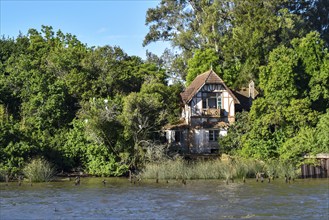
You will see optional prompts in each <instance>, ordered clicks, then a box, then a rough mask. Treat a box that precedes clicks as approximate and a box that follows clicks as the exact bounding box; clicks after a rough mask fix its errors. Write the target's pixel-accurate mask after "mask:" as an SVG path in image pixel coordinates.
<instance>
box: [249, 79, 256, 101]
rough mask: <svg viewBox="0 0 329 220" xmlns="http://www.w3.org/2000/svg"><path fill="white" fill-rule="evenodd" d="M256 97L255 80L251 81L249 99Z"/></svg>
mask: <svg viewBox="0 0 329 220" xmlns="http://www.w3.org/2000/svg"><path fill="white" fill-rule="evenodd" d="M250 98H251V99H255V83H254V81H252V80H251V81H250V82H249V99H250Z"/></svg>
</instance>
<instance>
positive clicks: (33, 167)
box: [23, 158, 56, 182]
mask: <svg viewBox="0 0 329 220" xmlns="http://www.w3.org/2000/svg"><path fill="white" fill-rule="evenodd" d="M55 172H56V170H55V168H54V166H53V165H52V164H51V163H49V162H48V161H47V160H45V159H41V158H38V159H33V160H32V161H31V162H30V163H29V164H27V165H26V166H25V167H24V168H23V173H24V175H25V176H26V177H27V178H28V179H29V180H30V181H31V182H48V181H50V180H51V179H52V178H53V177H54V175H55Z"/></svg>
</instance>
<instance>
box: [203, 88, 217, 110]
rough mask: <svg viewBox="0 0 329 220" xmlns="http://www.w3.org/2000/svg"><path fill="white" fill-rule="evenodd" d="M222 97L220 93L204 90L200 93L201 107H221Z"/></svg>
mask: <svg viewBox="0 0 329 220" xmlns="http://www.w3.org/2000/svg"><path fill="white" fill-rule="evenodd" d="M221 106H222V97H221V94H220V93H210V92H207V93H206V92H205V93H203V94H202V108H217V109H221Z"/></svg>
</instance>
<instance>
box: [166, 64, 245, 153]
mask: <svg viewBox="0 0 329 220" xmlns="http://www.w3.org/2000/svg"><path fill="white" fill-rule="evenodd" d="M181 98H182V103H183V106H182V116H181V123H179V124H176V125H168V126H166V137H167V140H168V143H169V144H170V146H171V148H172V150H176V151H178V152H180V153H187V154H208V153H216V152H218V151H219V144H218V139H219V138H221V137H222V136H225V135H226V134H227V128H228V126H229V125H230V124H231V123H233V122H234V121H235V106H236V105H237V104H239V103H240V102H239V100H238V99H237V98H236V96H235V95H234V94H233V92H232V91H231V90H230V89H229V88H228V87H227V86H226V85H225V83H224V81H223V80H222V79H221V78H220V77H219V76H218V75H217V74H216V73H215V72H214V71H213V70H210V71H207V72H205V73H203V74H201V75H199V76H197V77H196V78H195V79H194V81H193V82H192V83H191V84H190V85H189V86H188V87H187V88H186V89H185V91H184V92H182V93H181Z"/></svg>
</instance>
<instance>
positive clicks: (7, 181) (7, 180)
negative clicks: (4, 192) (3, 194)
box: [5, 174, 9, 186]
mask: <svg viewBox="0 0 329 220" xmlns="http://www.w3.org/2000/svg"><path fill="white" fill-rule="evenodd" d="M5 178H6V186H8V183H9V176H8V174H6V177H5Z"/></svg>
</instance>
